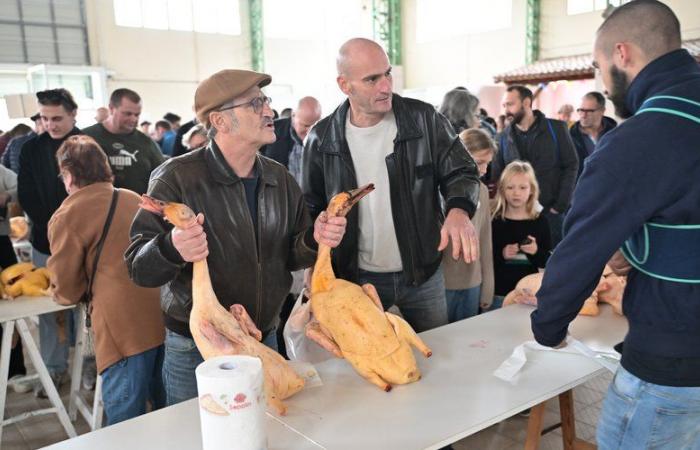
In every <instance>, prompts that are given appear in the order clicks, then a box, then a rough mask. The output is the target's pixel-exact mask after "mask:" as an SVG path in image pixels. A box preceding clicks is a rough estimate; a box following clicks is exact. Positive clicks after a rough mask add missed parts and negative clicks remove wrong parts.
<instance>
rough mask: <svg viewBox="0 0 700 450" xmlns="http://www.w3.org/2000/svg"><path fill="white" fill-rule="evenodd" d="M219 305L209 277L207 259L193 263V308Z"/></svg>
mask: <svg viewBox="0 0 700 450" xmlns="http://www.w3.org/2000/svg"><path fill="white" fill-rule="evenodd" d="M212 302H213V303H217V304H218V303H219V301H218V300H217V299H216V295H215V294H214V288H213V287H212V285H211V278H210V277H209V265H208V264H207V260H206V258H205V259H203V260H201V261H196V262H194V263H192V307H193V308H195V307H199V306H202V305H203V304H206V303H212Z"/></svg>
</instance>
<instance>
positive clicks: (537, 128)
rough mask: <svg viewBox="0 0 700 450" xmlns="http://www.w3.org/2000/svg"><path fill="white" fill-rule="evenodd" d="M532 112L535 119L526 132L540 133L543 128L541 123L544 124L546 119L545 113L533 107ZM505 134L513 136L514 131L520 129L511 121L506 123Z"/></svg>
mask: <svg viewBox="0 0 700 450" xmlns="http://www.w3.org/2000/svg"><path fill="white" fill-rule="evenodd" d="M532 114H533V115H534V116H535V121H534V122H532V125H530V128H528V129H527V132H528V133H531V132H534V133H537V134H539V133H541V132H542V130H543V128H542V125H543V124H544V121H545V120H546V117H545V115H544V114H543V113H542V111H540V110H539V109H533V110H532ZM506 131H507V133H506V136H511V137H514V136H515V132H516V131H520V129H518V128H517V126H516V125H515V124H514V123H511V124H510V125H508V127H507V128H506Z"/></svg>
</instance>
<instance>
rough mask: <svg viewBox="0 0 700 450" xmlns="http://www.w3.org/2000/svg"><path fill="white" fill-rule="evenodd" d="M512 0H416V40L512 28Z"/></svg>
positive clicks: (421, 40)
mask: <svg viewBox="0 0 700 450" xmlns="http://www.w3.org/2000/svg"><path fill="white" fill-rule="evenodd" d="M512 6H513V5H512V0H490V1H488V2H484V1H481V2H466V1H463V0H417V2H416V21H417V22H416V41H417V42H418V43H424V42H431V41H437V40H442V39H448V38H451V37H454V36H465V35H469V34H476V33H484V32H488V31H494V30H501V29H504V28H510V27H511V21H512Z"/></svg>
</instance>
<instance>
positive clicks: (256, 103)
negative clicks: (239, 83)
mask: <svg viewBox="0 0 700 450" xmlns="http://www.w3.org/2000/svg"><path fill="white" fill-rule="evenodd" d="M270 103H272V98H270V97H267V96H265V95H263V96H261V97H255V98H254V99H253V100H251V101H249V102H245V103H241V104H239V105H233V106H227V107H226V108H219V109H218V110H217V111H226V110H229V109H233V108H238V107H239V106H250V107H252V108H253V112H254V113H255V114H260V113H261V112H262V110H263V108H264V107H265V105H267V106H270Z"/></svg>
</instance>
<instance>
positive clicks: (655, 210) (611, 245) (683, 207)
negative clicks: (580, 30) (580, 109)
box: [532, 50, 700, 376]
mask: <svg viewBox="0 0 700 450" xmlns="http://www.w3.org/2000/svg"><path fill="white" fill-rule="evenodd" d="M655 95H673V96H679V97H685V98H688V99H690V100H693V101H696V102H700V66H698V63H697V62H696V61H695V60H694V59H693V58H692V57H691V56H690V55H689V54H688V52H687V51H685V50H675V51H672V52H670V53H667V54H666V55H663V56H661V57H659V58H657V59H656V60H654V61H652V62H651V63H649V64H648V65H647V66H646V67H645V68H644V69H643V70H642V71H641V72H640V73H639V74H638V75H637V77H636V78H635V79H634V80H633V81H632V83H631V86H630V89H629V91H628V93H627V97H626V104H627V107H628V108H629V109H630V111H632V112H636V111H637V110H638V109H639V108H640V106H641V104H642V103H643V102H644V100H645V99H647V98H649V97H651V96H655ZM645 222H657V223H665V224H674V225H679V224H700V125H699V124H697V123H695V122H692V121H691V120H688V119H684V118H681V117H677V116H673V115H669V114H664V113H658V112H647V113H643V114H639V115H637V116H634V117H631V118H630V119H628V120H627V121H625V122H624V123H622V124H621V125H620V126H618V127H617V128H615V129H614V130H612V131H610V132H609V133H607V134H606V135H605V136H603V138H602V139H601V140H600V141H599V144H598V146H597V148H596V150H595V151H594V153H593V154H592V155H591V156H590V157H589V158H588V159H587V160H586V165H585V168H584V170H583V174H582V175H581V178H580V180H579V182H578V185H577V187H576V190H575V192H574V197H573V203H572V207H571V210H570V213H569V214H568V216H567V219H566V222H565V224H564V229H565V237H564V240H563V241H562V242H561V243H560V244H559V246H558V247H557V249H556V250H555V252H554V254H553V255H552V256H551V258H550V259H549V263H548V264H547V270H546V272H545V276H544V280H543V283H542V287H541V289H540V291H539V292H538V294H537V298H538V309H537V310H536V311H534V312H533V313H532V330H533V332H534V335H535V339H536V340H537V341H538V342H539V343H540V344H542V345H547V346H556V345H558V344H559V343H560V342H561V341H562V340H563V339H564V337H565V335H566V331H567V328H568V325H569V323H570V322H571V321H572V320H573V319H574V318H575V317H576V314H577V313H578V311H579V309H580V308H581V306H582V305H583V302H584V300H585V299H586V298H587V297H588V296H589V295H590V294H591V293H592V291H593V290H594V288H595V287H596V284H597V283H598V280H599V278H600V275H601V272H602V270H603V267H604V265H605V263H606V262H607V261H608V260H609V258H610V257H611V256H612V255H613V253H614V252H615V251H616V250H617V249H618V248H620V246H621V245H622V244H623V242H624V241H625V240H626V239H627V238H629V237H630V236H631V235H632V234H633V233H634V232H635V231H637V230H638V229H639V228H640V227H641V226H642V225H643V224H644V223H645ZM687 263H688V264H700V261H687ZM623 309H624V314H625V315H626V316H627V318H628V320H629V333H628V334H627V336H626V337H625V342H624V348H625V350H627V349H630V350H634V351H637V352H644V354H646V355H650V356H652V357H667V358H690V359H696V358H700V284H686V283H676V282H669V281H662V280H659V279H656V278H652V277H649V276H647V275H645V274H643V273H641V272H639V271H637V270H635V269H632V271H631V272H630V274H629V276H628V283H627V288H626V290H625V293H624V301H623ZM623 366H625V361H624V356H623ZM625 368H627V367H626V366H625ZM638 376H639V375H638Z"/></svg>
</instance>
